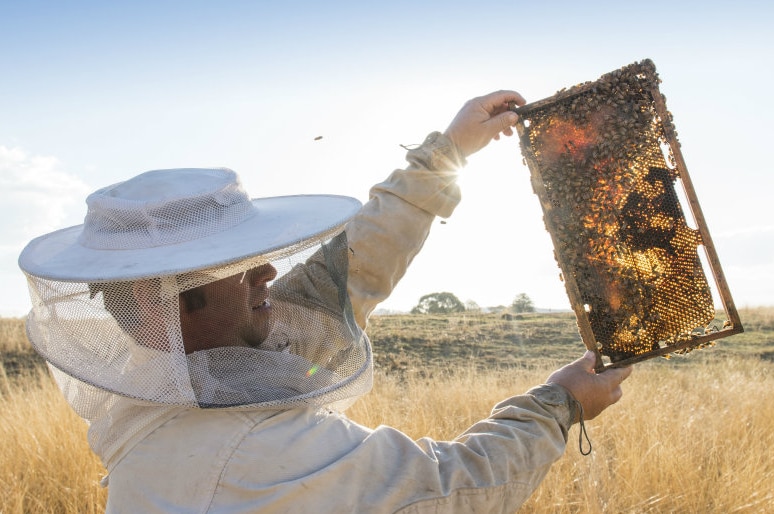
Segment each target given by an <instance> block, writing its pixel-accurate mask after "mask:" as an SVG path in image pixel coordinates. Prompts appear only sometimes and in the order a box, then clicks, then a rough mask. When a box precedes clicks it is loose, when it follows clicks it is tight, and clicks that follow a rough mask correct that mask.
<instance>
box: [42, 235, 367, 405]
mask: <svg viewBox="0 0 774 514" xmlns="http://www.w3.org/2000/svg"><path fill="white" fill-rule="evenodd" d="M298 250H299V249H298V248H291V249H288V250H287V251H285V252H282V253H281V254H279V255H274V256H273V259H272V260H271V261H270V262H269V261H267V260H266V258H265V257H257V258H252V259H246V260H243V261H240V262H237V263H232V264H229V265H226V266H220V267H217V268H210V269H206V270H199V271H196V272H189V273H186V274H183V275H178V276H168V277H156V278H151V279H143V280H137V281H128V282H112V283H76V282H61V281H54V280H49V279H42V278H39V277H34V276H31V275H28V282H29V286H30V291H31V295H32V299H33V309H32V311H31V313H30V316H29V318H28V333H29V337H30V340H31V341H32V342H33V345H34V346H35V348H36V350H37V351H38V352H39V353H41V354H42V355H43V356H44V357H46V359H47V360H48V362H49V363H50V365H51V366H52V367H53V368H55V369H56V370H58V371H57V372H56V373H55V376H56V378H57V380H58V382H59V384H60V386H61V387H62V389H63V391H64V392H65V395H66V396H67V398H68V400H69V401H70V403H71V405H73V407H74V408H75V409H76V411H78V412H79V413H80V414H81V415H83V416H84V417H86V418H87V419H90V418H92V419H93V418H94V417H98V416H97V414H96V413H98V412H101V411H104V409H105V408H106V406H105V405H103V404H105V403H106V402H110V401H112V399H111V398H110V397H111V396H112V394H118V395H121V396H123V397H128V398H132V399H135V400H138V401H139V402H140V403H148V404H165V405H178V406H187V407H202V408H211V407H215V408H245V407H250V408H267V409H277V408H287V407H292V406H299V405H318V406H321V405H330V404H336V403H341V402H345V403H346V402H347V400H351V399H354V398H356V397H357V396H359V395H362V394H363V393H365V392H367V391H368V389H369V388H370V385H371V369H372V365H371V350H370V344H369V342H368V339H367V338H366V336H365V334H364V333H363V332H362V330H361V329H360V328H359V327H358V326H357V324H356V323H355V322H354V318H353V316H352V310H351V307H350V305H349V301H348V297H347V294H346V276H347V243H346V235H345V233H343V232H341V233H340V234H339V235H337V236H336V237H334V238H332V239H330V240H329V241H327V242H326V243H318V244H317V246H316V247H312V248H308V249H301V251H298ZM294 252H295V253H294ZM266 264H271V266H273V267H274V268H275V269H276V270H277V278H276V279H275V280H274V281H273V283H272V284H271V285H270V287H269V299H268V305H270V312H269V313H268V314H267V313H265V312H264V314H262V315H263V316H266V317H268V319H269V321H268V323H269V328H268V335H267V336H266V337H265V339H263V340H262V341H260V342H259V343H255V342H253V346H247V345H245V346H220V347H215V348H211V349H206V350H200V351H195V352H188V353H186V345H185V343H184V337H183V332H184V330H183V328H182V327H181V318H183V319H185V315H184V314H181V312H185V310H186V306H185V302H184V301H183V299H182V297H181V293H184V292H185V291H200V290H201V289H202V288H203V287H206V286H207V285H208V284H210V285H212V284H215V283H227V284H228V283H229V282H230V283H231V284H232V285H233V286H234V287H236V288H249V285H246V284H244V283H242V282H244V281H245V280H249V278H248V279H246V276H247V275H248V274H249V273H250V272H251V270H254V269H256V268H259V267H260V266H265V265H266ZM143 295H145V296H147V297H149V299H148V298H143ZM138 297H140V300H138ZM218 300H222V302H223V305H212V302H213V301H218ZM205 301H206V302H209V303H208V304H206V305H204V306H201V305H194V308H193V310H192V312H193V313H194V314H197V315H198V314H201V313H206V312H207V310H208V309H215V308H217V309H218V310H219V311H220V312H224V311H225V312H227V313H230V314H229V315H230V318H229V317H226V318H222V317H221V318H218V319H217V324H216V325H212V326H210V327H209V328H210V329H212V330H213V331H214V332H215V333H218V334H219V336H220V337H224V338H225V340H230V339H229V337H230V335H229V334H230V333H236V334H239V333H240V332H239V331H240V330H242V331H244V327H243V326H240V324H241V325H244V324H246V323H247V324H249V323H251V322H254V320H253V319H252V318H249V315H251V314H252V312H251V311H252V310H253V309H252V308H251V305H246V304H245V303H244V302H245V301H247V302H248V303H249V302H256V301H257V300H255V299H254V298H253V299H251V298H249V297H248V298H247V299H245V298H240V297H238V295H233V294H232V295H230V296H220V297H219V296H214V297H210V298H206V299H205ZM262 307H263V308H264V311H265V310H266V304H263V303H262ZM245 311H247V313H248V319H246V320H245V319H242V318H244V313H245ZM184 323H185V322H184ZM248 328H249V327H248ZM236 338H237V339H238V336H237V337H236ZM99 391H104V392H108V393H112V394H107V395H105V394H101V393H100V392H99Z"/></svg>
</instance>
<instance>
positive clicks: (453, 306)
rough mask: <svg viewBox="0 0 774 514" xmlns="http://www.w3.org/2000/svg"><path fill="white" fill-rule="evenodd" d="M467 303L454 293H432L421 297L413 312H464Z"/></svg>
mask: <svg viewBox="0 0 774 514" xmlns="http://www.w3.org/2000/svg"><path fill="white" fill-rule="evenodd" d="M464 311H465V305H464V304H463V303H462V302H461V301H460V300H459V298H457V297H456V296H454V295H453V294H452V293H447V292H444V293H430V294H426V295H425V296H423V297H422V298H420V299H419V303H418V304H417V305H416V306H415V307H414V308H413V309H411V314H448V313H450V312H464Z"/></svg>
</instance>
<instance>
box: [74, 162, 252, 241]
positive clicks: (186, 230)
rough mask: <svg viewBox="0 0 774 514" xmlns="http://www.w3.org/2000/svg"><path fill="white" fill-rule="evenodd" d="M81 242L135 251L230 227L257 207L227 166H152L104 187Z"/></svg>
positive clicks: (91, 199)
mask: <svg viewBox="0 0 774 514" xmlns="http://www.w3.org/2000/svg"><path fill="white" fill-rule="evenodd" d="M86 204H87V206H88V210H87V213H86V217H85V219H84V224H83V231H82V233H81V235H80V237H79V238H78V242H79V243H80V244H81V245H82V246H84V247H87V248H92V249H95V250H132V249H140V248H152V247H156V246H164V245H169V244H178V243H183V242H186V241H192V240H195V239H199V238H202V237H206V236H209V235H212V234H214V233H217V232H220V231H223V230H227V229H229V228H231V227H234V226H236V225H238V224H239V223H242V222H243V221H245V220H246V219H248V218H250V217H252V216H254V215H255V213H256V210H255V207H254V206H253V203H252V202H251V201H250V198H249V196H248V195H247V193H246V192H245V190H244V189H243V188H242V184H241V183H240V181H239V178H238V176H237V174H236V173H235V172H234V171H232V170H230V169H227V168H178V169H167V170H152V171H148V172H145V173H142V174H140V175H137V176H136V177H134V178H132V179H130V180H127V181H125V182H120V183H118V184H113V185H111V186H108V187H105V188H102V189H99V190H97V191H95V192H94V193H92V194H91V195H89V196H88V197H87V198H86Z"/></svg>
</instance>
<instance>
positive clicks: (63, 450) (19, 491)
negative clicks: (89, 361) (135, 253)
mask: <svg viewBox="0 0 774 514" xmlns="http://www.w3.org/2000/svg"><path fill="white" fill-rule="evenodd" d="M772 312H773V311H772V309H770V308H769V309H764V310H762V311H761V312H756V313H754V314H755V316H750V315H749V313H748V315H747V316H745V315H744V314H743V321H746V323H747V332H746V333H745V335H747V337H748V338H750V339H749V344H744V345H742V346H740V347H739V348H744V351H742V352H740V353H739V355H735V354H734V351H733V347H734V346H733V341H734V339H736V337H737V336H735V337H734V338H731V339H730V340H729V341H728V343H723V346H722V347H718V348H716V349H710V350H702V351H699V352H694V354H691V355H690V356H688V357H687V358H674V359H672V360H669V361H666V360H663V359H657V360H653V361H648V362H644V363H640V364H638V365H637V366H636V368H635V373H634V374H633V375H632V377H631V378H630V379H629V380H628V381H627V382H626V383H625V384H624V390H625V394H624V398H623V400H621V402H620V403H618V404H617V405H615V406H613V407H611V408H610V409H609V410H608V411H607V412H605V413H603V415H602V416H600V418H598V419H597V420H594V421H591V422H588V423H587V429H588V433H589V436H590V438H591V442H592V444H593V446H594V449H593V452H592V454H591V455H590V456H588V457H583V456H582V455H580V454H579V452H578V447H577V445H578V439H577V438H578V427H577V426H576V427H574V428H573V429H572V431H571V433H570V441H569V443H568V448H567V451H566V453H565V455H564V457H563V458H562V459H560V460H559V461H558V462H557V463H556V464H555V465H554V467H553V468H552V470H551V471H550V472H549V474H548V476H547V477H546V480H545V481H544V482H543V484H542V485H541V486H540V487H539V488H538V490H537V491H536V492H535V494H534V495H533V496H532V498H530V500H529V501H528V502H527V504H526V505H525V506H524V507H523V509H522V512H534V513H560V514H561V513H603V512H605V513H608V512H614V513H619V512H627V513H629V512H631V513H635V512H636V513H640V512H643V513H662V512H681V513H708V512H712V513H714V512H718V513H720V512H723V513H731V512H738V513H768V512H774V488H772V486H771V484H772V483H774V459H772V457H771V455H772V453H771V452H772V450H771V448H774V430H772V427H774V400H772V396H771V391H772V390H774V362H773V361H772V360H771V359H769V358H763V357H764V355H768V354H769V353H770V352H768V351H767V350H769V349H771V347H772V338H771V336H770V333H771V330H772V326H773V325H774V316H772V315H771V314H772ZM753 324H755V326H756V328H755V330H756V331H759V332H758V336H756V337H753V332H751V330H750V327H751V326H752V325H753ZM4 344H9V343H8V342H6V343H4ZM0 346H2V344H0ZM718 350H722V351H718ZM416 362H417V361H413V362H408V363H407V364H406V365H405V366H403V367H402V368H401V370H400V372H396V371H395V370H393V369H389V368H383V371H379V372H378V373H377V379H376V385H375V388H374V391H373V392H372V393H371V394H369V395H368V396H366V397H365V398H363V399H362V400H360V401H359V402H358V403H356V404H355V405H354V406H353V407H352V408H351V409H350V411H349V415H350V416H351V417H352V418H353V419H355V420H356V421H358V422H360V423H362V424H364V425H367V426H377V425H380V424H386V425H391V426H394V427H396V428H398V429H400V430H403V431H404V432H406V433H407V434H409V435H410V436H412V437H414V438H419V437H422V436H430V437H433V438H436V439H450V438H453V437H454V436H456V435H457V434H458V433H460V432H461V431H463V430H464V429H465V428H466V427H467V426H469V425H470V424H471V423H473V422H475V421H477V420H478V419H481V418H482V417H484V416H486V415H487V414H488V413H489V411H490V409H491V407H492V406H493V405H494V404H495V403H497V402H498V401H499V400H501V399H503V398H505V397H507V396H509V395H511V394H518V393H520V392H523V391H525V390H526V389H528V388H529V387H531V386H532V385H534V384H536V383H539V382H541V381H543V380H544V379H545V377H546V376H547V374H548V373H549V372H550V371H551V370H552V369H553V367H554V366H555V365H556V362H548V361H546V360H539V359H533V360H530V361H529V362H528V366H525V367H522V368H513V369H481V368H480V367H478V368H477V367H476V366H474V362H473V360H470V359H469V360H467V362H468V363H469V364H465V362H466V361H465V360H454V361H449V363H448V364H447V365H446V367H440V366H428V365H424V364H423V365H419V366H418V365H416ZM4 373H5V372H4V371H3V366H2V363H1V362H0V419H2V424H1V425H0V513H2V514H21V513H33V512H34V513H38V512H43V513H48V512H50V513H63V514H70V513H84V512H85V513H91V512H101V511H102V510H103V509H104V505H105V499H106V494H107V491H106V490H105V489H103V488H101V487H100V486H99V484H98V482H99V479H100V478H101V477H102V475H103V474H104V469H103V468H102V466H101V464H100V462H99V460H98V459H97V457H95V456H94V455H93V454H92V453H91V452H90V451H89V449H88V447H87V444H86V438H85V434H86V426H85V424H84V423H83V421H82V420H80V419H79V418H78V417H77V416H76V415H75V414H74V413H73V412H72V411H71V410H70V409H69V407H68V406H67V405H66V403H65V401H64V399H63V398H62V397H61V394H60V393H59V392H58V390H57V389H56V386H55V385H54V384H53V382H52V380H51V379H50V378H49V377H48V376H47V375H46V374H45V373H44V372H35V371H33V372H32V373H30V374H28V375H26V376H16V377H15V378H11V379H9V378H7V377H5V374H4Z"/></svg>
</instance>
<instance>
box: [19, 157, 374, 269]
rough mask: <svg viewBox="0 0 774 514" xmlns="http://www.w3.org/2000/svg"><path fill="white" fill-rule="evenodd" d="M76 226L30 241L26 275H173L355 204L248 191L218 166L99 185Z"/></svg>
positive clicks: (281, 243)
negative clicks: (255, 194) (261, 195)
mask: <svg viewBox="0 0 774 514" xmlns="http://www.w3.org/2000/svg"><path fill="white" fill-rule="evenodd" d="M86 203H87V206H88V211H87V214H86V217H85V219H84V223H83V224H81V225H77V226H73V227H69V228H65V229H62V230H58V231H56V232H52V233H49V234H46V235H43V236H41V237H38V238H36V239H34V240H32V241H31V242H30V243H29V244H28V245H27V246H26V248H25V249H24V250H23V251H22V253H21V255H20V257H19V265H20V267H21V268H22V269H23V270H24V271H25V272H27V273H28V274H30V275H33V276H37V277H41V278H46V279H50V280H58V281H76V282H107V281H118V280H135V279H141V278H147V277H158V276H166V275H174V274H179V273H184V272H187V271H192V270H198V269H203V268H209V267H213V266H220V265H224V264H228V263H231V262H236V261H240V260H243V259H245V258H248V257H253V256H256V255H266V256H267V259H268V260H270V259H271V257H272V254H274V253H276V252H281V251H283V250H287V249H288V248H289V247H298V248H303V247H307V246H311V245H313V244H315V243H317V242H319V241H321V240H324V239H326V238H328V237H330V236H331V235H332V234H335V233H336V232H338V231H340V230H341V228H342V226H343V225H344V224H345V223H346V222H347V221H348V220H349V219H350V218H351V217H352V216H353V215H354V213H355V212H357V210H358V209H359V208H360V206H361V204H360V202H359V201H358V200H357V199H354V198H350V197H345V196H336V195H296V196H281V197H269V198H258V199H252V200H251V199H250V198H249V197H248V195H247V193H246V192H245V190H244V189H243V188H242V185H241V183H240V181H239V178H238V176H237V174H236V173H235V172H233V171H232V170H229V169H226V168H182V169H167V170H154V171H148V172H145V173H142V174H140V175H138V176H136V177H134V178H132V179H130V180H127V181H125V182H120V183H117V184H113V185H111V186H108V187H104V188H102V189H99V190H97V191H95V192H94V193H92V194H91V195H89V196H88V198H87V199H86Z"/></svg>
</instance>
